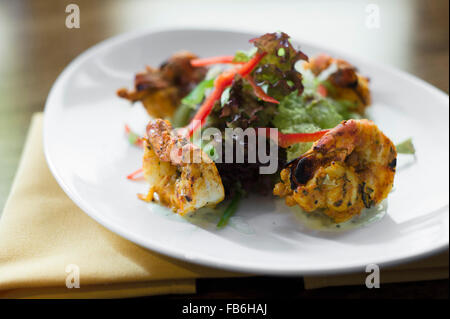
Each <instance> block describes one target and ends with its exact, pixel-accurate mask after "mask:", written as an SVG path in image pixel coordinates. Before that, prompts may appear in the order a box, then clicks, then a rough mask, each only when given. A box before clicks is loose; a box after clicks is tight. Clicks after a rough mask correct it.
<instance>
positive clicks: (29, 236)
mask: <svg viewBox="0 0 450 319" xmlns="http://www.w3.org/2000/svg"><path fill="white" fill-rule="evenodd" d="M71 264H74V265H76V266H77V267H78V269H79V278H80V288H71V289H69V288H67V287H66V279H67V278H68V276H73V275H75V274H76V272H74V270H73V268H72V269H70V268H69V269H68V271H69V272H68V273H66V267H68V266H69V265H71ZM69 267H70V266H69ZM225 275H230V273H226V272H221V271H216V270H211V269H209V268H205V267H200V266H196V265H192V264H188V263H184V262H180V261H178V260H175V259H172V258H168V257H165V256H162V255H159V254H157V253H154V252H151V251H148V250H146V249H144V248H141V247H139V246H137V245H135V244H133V243H131V242H129V241H127V240H125V239H123V238H121V237H119V236H118V235H116V234H114V233H112V232H110V231H108V230H107V229H105V228H104V227H102V226H101V225H100V224H98V223H97V222H95V221H94V220H93V219H91V218H90V217H89V216H87V215H86V214H85V213H83V212H82V211H81V210H80V209H79V208H78V207H77V206H76V205H75V204H74V203H73V202H72V201H71V200H70V199H69V198H68V197H67V196H66V195H65V193H64V192H63V191H62V190H61V188H60V187H59V185H58V184H57V183H56V181H55V180H54V178H53V176H52V175H51V173H50V171H49V169H48V167H47V163H46V161H45V159H44V154H43V150H42V114H36V115H35V116H34V117H33V120H32V124H31V128H30V130H29V133H28V138H27V142H26V145H25V148H24V151H23V155H22V160H21V163H20V164H19V169H18V171H17V174H16V178H15V181H14V183H13V187H12V190H11V193H10V196H9V198H8V201H7V203H6V206H5V209H4V211H3V214H2V216H1V218H0V297H3V298H15V297H19V298H21V297H24V298H78V297H79V298H109V297H133V296H143V295H156V294H178V293H194V292H195V278H198V277H210V276H213V277H218V276H225ZM69 279H70V278H69Z"/></svg>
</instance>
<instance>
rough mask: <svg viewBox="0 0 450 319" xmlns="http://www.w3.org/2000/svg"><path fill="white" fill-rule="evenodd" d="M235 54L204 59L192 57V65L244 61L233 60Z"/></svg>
mask: <svg viewBox="0 0 450 319" xmlns="http://www.w3.org/2000/svg"><path fill="white" fill-rule="evenodd" d="M233 60H234V56H233V55H224V56H214V57H211V58H203V59H192V60H191V65H192V66H194V67H198V66H206V65H211V64H219V63H233V64H241V63H243V62H233Z"/></svg>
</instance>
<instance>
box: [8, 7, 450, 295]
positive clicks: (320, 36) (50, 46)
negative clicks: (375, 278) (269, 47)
mask: <svg viewBox="0 0 450 319" xmlns="http://www.w3.org/2000/svg"><path fill="white" fill-rule="evenodd" d="M69 3H75V4H77V5H79V7H80V12H81V14H80V16H81V28H80V29H67V28H66V27H65V18H66V15H67V14H66V13H65V8H66V6H67V5H68V4H69ZM370 3H373V4H376V5H378V7H379V9H380V28H377V29H370V28H368V27H367V26H366V24H365V19H366V16H367V12H366V11H365V10H366V9H367V5H368V4H370ZM448 15H449V1H447V0H430V1H425V0H379V1H375V0H373V1H365V0H358V1H356V0H349V1H335V0H318V1H280V0H278V1H253V0H249V1H245V0H240V1H237V0H229V1H214V0H196V1H181V0H178V1H167V0H165V1H163V0H161V1H138V0H136V1H118V0H108V1H95V0H73V1H57V0H54V1H37V0H36V1H21V0H9V1H8V0H0V209H1V208H2V207H3V206H4V203H5V201H6V198H7V196H8V193H9V189H10V187H11V183H12V180H13V177H14V174H15V171H16V169H17V165H18V162H19V159H20V154H21V151H22V147H23V143H24V139H25V136H26V133H27V130H28V126H29V124H30V119H31V116H32V114H33V113H34V112H38V111H42V110H43V108H44V104H45V100H46V98H47V94H48V92H49V90H50V88H51V86H52V84H53V82H54V81H55V79H56V78H57V76H58V74H59V73H60V72H61V71H62V70H63V69H64V67H65V66H66V65H67V64H68V63H69V62H70V61H71V60H72V59H73V58H75V57H76V56H77V55H79V54H80V53H81V52H83V51H84V50H86V49H87V48H89V47H91V46H92V45H94V44H96V43H98V42H99V41H102V40H104V39H106V38H108V37H111V36H114V35H117V34H119V33H122V32H126V31H132V30H136V29H143V28H145V29H149V30H151V29H152V28H163V27H177V28H182V27H209V28H214V27H216V28H233V29H245V30H249V31H257V32H260V33H262V32H269V31H270V32H272V31H276V30H283V31H285V32H287V33H289V34H291V35H292V36H293V37H294V38H297V39H299V40H301V39H306V40H308V41H313V42H317V43H320V44H321V45H323V46H329V47H335V48H339V49H340V50H341V51H347V52H351V53H352V54H354V55H360V56H366V57H368V58H370V59H372V60H377V61H379V62H382V63H385V64H389V65H393V66H395V67H397V68H400V69H403V70H405V71H407V72H410V73H412V74H414V75H416V76H418V77H420V78H422V79H424V80H425V81H428V82H430V83H431V84H433V85H435V86H436V87H438V88H439V89H441V90H443V91H445V92H447V93H448V85H449V16H448ZM393 85H395V83H393ZM424 108H426V105H424ZM301 287H302V281H301V279H299V278H297V279H294V278H271V277H256V278H248V279H219V280H216V279H214V280H213V279H208V280H200V281H199V286H198V290H199V293H198V295H197V297H230V296H235V297H249V296H250V297H270V296H272V297H282V296H290V297H299V296H308V297H362V296H364V297H445V298H448V280H442V281H430V282H422V283H404V284H389V285H388V284H386V285H383V289H378V290H374V289H372V290H368V289H366V288H361V287H339V288H325V289H319V290H314V291H304V290H302V288H301ZM156 298H158V297H156Z"/></svg>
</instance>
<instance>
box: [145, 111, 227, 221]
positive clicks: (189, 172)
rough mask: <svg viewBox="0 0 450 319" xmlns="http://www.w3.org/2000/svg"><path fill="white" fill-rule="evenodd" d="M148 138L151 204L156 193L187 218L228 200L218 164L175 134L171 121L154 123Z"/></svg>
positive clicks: (146, 165) (148, 177)
mask: <svg viewBox="0 0 450 319" xmlns="http://www.w3.org/2000/svg"><path fill="white" fill-rule="evenodd" d="M147 135H148V139H146V141H145V153H144V159H143V170H144V176H145V178H146V180H147V181H148V183H149V184H150V190H149V193H148V195H147V197H146V198H145V199H146V200H147V201H151V200H153V198H154V194H155V193H156V194H158V198H159V201H160V202H161V203H162V204H163V205H166V206H168V207H170V208H172V209H173V210H174V211H175V212H177V213H178V214H180V215H184V214H186V213H189V212H192V211H195V210H197V209H199V208H201V207H204V206H214V205H216V204H217V203H219V202H221V201H222V200H223V199H224V196H225V192H224V188H223V185H222V180H221V178H220V175H219V172H218V171H217V168H216V165H215V163H214V162H213V161H211V159H210V158H209V157H208V156H207V155H206V154H205V153H204V152H203V151H202V150H201V149H200V148H198V147H196V146H195V145H193V144H191V143H190V142H189V141H188V140H186V139H185V138H182V137H180V136H177V135H176V134H174V133H173V132H172V126H171V125H170V123H169V122H167V121H164V120H161V119H157V120H153V121H151V122H150V123H149V125H148V126H147Z"/></svg>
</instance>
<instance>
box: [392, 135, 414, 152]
mask: <svg viewBox="0 0 450 319" xmlns="http://www.w3.org/2000/svg"><path fill="white" fill-rule="evenodd" d="M395 148H396V149H397V153H399V154H416V148H415V147H414V144H413V142H412V138H408V139H407V140H405V141H403V142H401V143H399V144H397V145H396V146H395Z"/></svg>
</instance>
